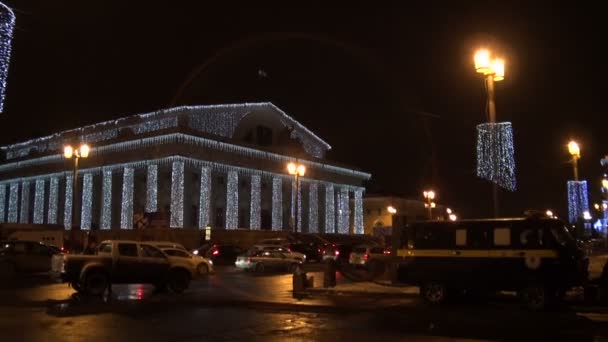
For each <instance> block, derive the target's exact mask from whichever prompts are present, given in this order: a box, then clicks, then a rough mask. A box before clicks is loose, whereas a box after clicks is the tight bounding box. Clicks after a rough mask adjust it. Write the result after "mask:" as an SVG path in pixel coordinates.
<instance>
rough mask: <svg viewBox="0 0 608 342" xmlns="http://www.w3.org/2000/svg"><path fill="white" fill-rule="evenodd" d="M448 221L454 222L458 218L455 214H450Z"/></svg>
mask: <svg viewBox="0 0 608 342" xmlns="http://www.w3.org/2000/svg"><path fill="white" fill-rule="evenodd" d="M449 217H450V221H456V220H457V219H458V217H457V216H456V214H450V216H449Z"/></svg>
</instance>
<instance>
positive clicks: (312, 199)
mask: <svg viewBox="0 0 608 342" xmlns="http://www.w3.org/2000/svg"><path fill="white" fill-rule="evenodd" d="M318 189H319V186H318V184H317V183H314V182H311V183H310V184H308V232H309V233H318V232H319V192H318Z"/></svg>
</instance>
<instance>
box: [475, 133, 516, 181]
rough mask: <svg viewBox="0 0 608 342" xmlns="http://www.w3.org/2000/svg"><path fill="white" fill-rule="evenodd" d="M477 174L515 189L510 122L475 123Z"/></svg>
mask: <svg viewBox="0 0 608 342" xmlns="http://www.w3.org/2000/svg"><path fill="white" fill-rule="evenodd" d="M477 176H478V177H481V178H483V179H486V180H489V181H491V182H494V183H496V184H497V185H499V186H500V187H502V188H505V189H507V190H510V191H515V188H516V183H515V158H514V148H513V128H512V127H511V123H510V122H499V123H483V124H479V125H477Z"/></svg>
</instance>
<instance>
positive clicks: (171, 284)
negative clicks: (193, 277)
mask: <svg viewBox="0 0 608 342" xmlns="http://www.w3.org/2000/svg"><path fill="white" fill-rule="evenodd" d="M189 285H190V276H189V275H188V273H186V271H182V270H175V271H172V272H171V274H170V275H169V281H168V282H167V287H168V288H169V290H171V292H173V293H178V294H179V293H182V292H184V291H186V289H187V288H188V286H189Z"/></svg>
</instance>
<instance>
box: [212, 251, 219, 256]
mask: <svg viewBox="0 0 608 342" xmlns="http://www.w3.org/2000/svg"><path fill="white" fill-rule="evenodd" d="M218 254H220V251H218V250H217V249H216V250H214V251H213V253H211V255H214V256H215V255H218Z"/></svg>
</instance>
